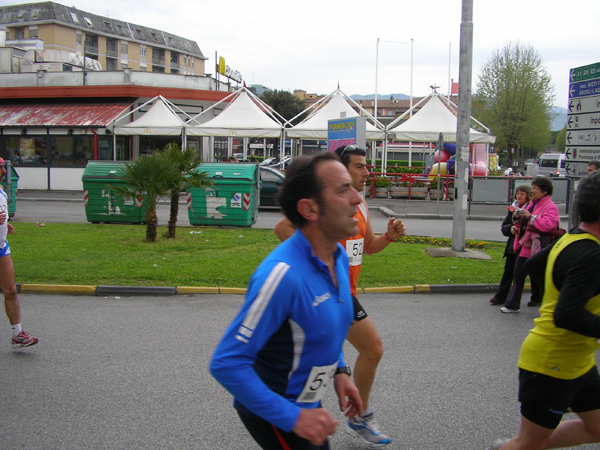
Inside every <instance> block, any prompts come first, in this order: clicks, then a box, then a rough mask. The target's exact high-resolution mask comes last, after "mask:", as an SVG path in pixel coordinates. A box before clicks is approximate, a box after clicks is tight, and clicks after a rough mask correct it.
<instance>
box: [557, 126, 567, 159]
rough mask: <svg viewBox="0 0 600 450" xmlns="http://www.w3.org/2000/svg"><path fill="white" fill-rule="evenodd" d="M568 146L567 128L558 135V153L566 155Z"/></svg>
mask: <svg viewBox="0 0 600 450" xmlns="http://www.w3.org/2000/svg"><path fill="white" fill-rule="evenodd" d="M566 146H567V127H566V126H565V127H564V128H563V129H562V130H560V131H559V132H558V134H557V135H556V151H557V152H558V153H564V152H565V147H566Z"/></svg>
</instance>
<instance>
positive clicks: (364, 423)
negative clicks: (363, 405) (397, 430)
mask: <svg viewBox="0 0 600 450" xmlns="http://www.w3.org/2000/svg"><path fill="white" fill-rule="evenodd" d="M346 430H348V432H349V433H350V434H352V435H353V436H358V437H359V438H361V439H362V440H363V441H364V442H366V443H367V444H369V445H371V446H373V447H382V446H384V445H388V444H389V443H390V442H392V440H391V439H390V437H389V436H386V435H385V434H383V433H382V432H381V430H380V429H379V424H378V423H377V421H376V420H375V417H373V413H370V414H367V415H365V416H363V417H362V418H360V417H358V418H355V419H354V418H353V419H348V428H346Z"/></svg>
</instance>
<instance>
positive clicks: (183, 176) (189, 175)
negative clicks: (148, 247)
mask: <svg viewBox="0 0 600 450" xmlns="http://www.w3.org/2000/svg"><path fill="white" fill-rule="evenodd" d="M158 157H159V158H161V159H162V160H163V163H164V164H165V165H168V166H171V167H172V168H174V169H175V170H176V174H175V176H173V178H172V179H170V180H168V182H167V184H168V195H169V198H170V206H171V208H170V212H169V223H168V226H167V231H166V233H165V235H164V236H165V237H166V238H174V237H175V231H176V226H177V214H179V198H180V197H181V194H182V193H183V192H186V191H187V190H188V189H190V188H192V187H196V188H205V187H207V186H211V185H212V184H213V182H212V181H211V180H209V179H208V176H207V173H206V172H198V170H197V169H198V167H199V166H200V164H202V160H201V159H199V158H198V154H197V151H196V150H195V149H193V148H191V147H187V148H186V149H185V150H181V148H180V147H179V145H178V144H176V143H170V144H167V145H166V146H165V148H164V149H162V150H161V151H160V152H158Z"/></svg>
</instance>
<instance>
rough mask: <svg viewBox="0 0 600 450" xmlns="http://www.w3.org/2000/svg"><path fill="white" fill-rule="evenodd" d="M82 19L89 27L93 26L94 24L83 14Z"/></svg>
mask: <svg viewBox="0 0 600 450" xmlns="http://www.w3.org/2000/svg"><path fill="white" fill-rule="evenodd" d="M83 20H85V23H86V25H87V26H88V27H90V28H94V24H93V23H92V21H91V20H90V19H89V18H87V17H85V16H84V17H83Z"/></svg>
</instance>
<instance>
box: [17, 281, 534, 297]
mask: <svg viewBox="0 0 600 450" xmlns="http://www.w3.org/2000/svg"><path fill="white" fill-rule="evenodd" d="M498 287H499V286H498V285H497V284H416V285H414V286H387V287H367V288H360V289H358V293H359V294H382V293H385V294H429V293H431V294H460V293H477V292H480V293H493V292H496V291H497V290H498ZM524 290H525V291H530V290H531V286H530V285H529V284H526V285H525V289H524ZM17 292H19V293H20V294H53V295H91V296H96V297H110V296H119V297H133V296H172V295H201V294H233V295H245V294H246V288H231V287H208V286H207V287H202V286H177V287H173V286H107V285H98V286H93V285H62V284H17Z"/></svg>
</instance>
